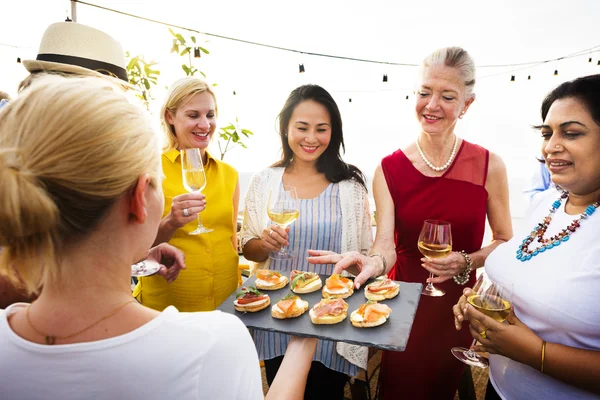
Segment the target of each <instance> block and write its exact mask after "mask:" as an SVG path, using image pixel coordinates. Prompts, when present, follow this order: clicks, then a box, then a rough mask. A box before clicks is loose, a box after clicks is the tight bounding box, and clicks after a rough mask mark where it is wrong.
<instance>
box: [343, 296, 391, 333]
mask: <svg viewBox="0 0 600 400" xmlns="http://www.w3.org/2000/svg"><path fill="white" fill-rule="evenodd" d="M391 313H392V309H391V308H389V307H388V306H386V305H385V304H380V303H377V302H376V301H368V302H366V303H365V304H361V305H360V307H359V308H358V310H356V311H353V312H352V314H350V322H351V323H352V325H354V326H355V327H357V328H372V327H374V326H379V325H381V324H383V323H384V322H385V321H387V320H388V318H389V317H390V314H391Z"/></svg>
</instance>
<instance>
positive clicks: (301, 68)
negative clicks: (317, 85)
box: [298, 64, 305, 74]
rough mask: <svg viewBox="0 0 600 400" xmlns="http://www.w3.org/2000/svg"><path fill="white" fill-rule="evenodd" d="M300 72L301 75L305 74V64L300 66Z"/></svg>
mask: <svg viewBox="0 0 600 400" xmlns="http://www.w3.org/2000/svg"><path fill="white" fill-rule="evenodd" d="M298 71H299V72H300V73H301V74H303V73H304V72H305V70H304V64H300V65H298Z"/></svg>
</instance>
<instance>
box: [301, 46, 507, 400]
mask: <svg viewBox="0 0 600 400" xmlns="http://www.w3.org/2000/svg"><path fill="white" fill-rule="evenodd" d="M474 85H475V65H474V63H473V60H472V59H471V57H470V56H469V54H468V53H467V52H466V51H465V50H464V49H462V48H460V47H447V48H443V49H440V50H437V51H435V52H433V53H432V54H431V55H429V56H428V57H427V58H425V60H424V62H423V65H422V70H421V76H420V82H419V84H418V87H417V89H416V96H417V99H416V104H415V115H416V117H417V119H418V121H419V125H420V129H419V131H418V132H416V133H417V135H416V136H417V137H416V141H415V142H413V143H411V144H410V145H408V146H407V147H406V148H404V149H402V150H397V151H396V152H394V153H392V154H391V155H389V156H387V157H385V158H384V159H383V160H382V161H381V165H380V166H379V167H377V169H376V171H375V176H374V178H373V193H374V197H375V204H376V207H377V233H376V236H375V242H374V244H373V248H372V250H371V255H377V256H374V257H370V258H369V257H365V256H364V255H362V254H358V253H347V254H342V255H329V254H325V255H321V253H320V252H313V253H312V255H314V256H316V257H313V258H311V259H310V261H311V262H316V263H331V262H333V263H337V265H336V268H335V271H336V272H338V271H341V270H342V269H345V268H348V267H349V266H357V267H358V269H359V270H360V271H361V272H360V274H359V276H357V278H356V279H355V284H356V286H357V287H358V286H360V285H362V284H363V283H364V282H365V281H366V280H367V279H368V278H370V277H376V276H379V275H381V274H382V273H384V272H388V273H389V276H390V278H392V279H395V280H400V281H405V282H417V283H422V284H426V282H433V283H435V286H436V287H437V288H438V289H442V290H444V291H445V292H446V295H445V296H442V297H433V296H425V295H422V296H421V299H420V301H419V308H418V309H417V314H416V316H415V320H414V323H413V326H412V330H411V332H410V338H409V339H408V343H407V344H406V350H405V351H404V352H390V351H386V352H384V354H383V359H382V364H381V374H380V378H379V379H380V385H381V392H382V396H383V398H384V399H390V398H398V397H403V398H407V399H435V400H438V399H441V400H444V399H453V398H454V395H455V392H456V389H457V388H458V382H459V380H460V376H461V373H462V371H463V368H464V364H462V363H461V362H459V361H458V360H456V359H455V358H454V356H453V355H452V354H451V353H450V349H451V348H452V347H453V346H465V347H466V346H469V344H470V343H471V340H472V339H471V338H470V336H469V335H468V334H467V332H456V330H454V329H453V325H454V324H453V319H452V315H451V314H450V313H449V312H448V310H449V309H450V308H451V307H452V306H453V305H454V302H455V299H456V298H457V297H460V294H461V293H462V289H463V287H464V286H463V285H465V284H470V285H472V284H473V283H474V282H475V269H476V268H480V267H483V265H484V262H485V259H486V257H487V256H488V254H489V253H490V252H491V251H492V250H493V249H495V248H496V247H497V246H498V245H499V244H500V243H504V242H505V241H506V240H508V239H510V238H511V237H512V226H511V219H510V211H509V204H508V182H507V176H506V168H505V166H504V163H503V162H502V160H501V159H500V157H498V156H497V155H495V154H493V153H490V152H488V150H486V149H484V148H482V147H480V146H478V145H476V144H472V143H469V142H467V141H466V140H463V139H461V138H459V137H458V136H457V135H456V134H455V133H454V130H455V127H456V124H457V122H458V121H459V120H460V119H461V118H463V116H464V115H465V114H466V113H467V111H468V109H469V107H470V105H471V104H472V103H473V101H474V100H475V94H474V93H473V87H474ZM486 217H487V218H488V220H489V224H490V228H491V231H492V234H493V237H492V242H491V243H490V244H488V245H486V246H484V247H482V246H481V245H482V241H483V235H484V232H485V221H486ZM427 219H436V220H443V221H448V222H450V224H451V228H452V239H453V244H452V250H453V252H452V253H450V254H449V255H448V256H446V257H444V258H437V259H431V260H428V259H425V258H424V257H423V256H422V255H421V253H420V252H419V250H418V248H417V242H418V238H419V233H420V231H421V228H422V226H423V222H424V220H427ZM430 273H433V274H434V275H435V277H433V278H430V276H429V274H430ZM424 294H425V291H424Z"/></svg>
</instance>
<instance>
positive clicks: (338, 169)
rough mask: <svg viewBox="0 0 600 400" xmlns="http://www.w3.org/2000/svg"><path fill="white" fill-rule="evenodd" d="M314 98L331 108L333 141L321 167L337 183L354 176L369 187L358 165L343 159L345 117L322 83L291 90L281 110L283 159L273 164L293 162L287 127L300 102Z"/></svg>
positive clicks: (328, 108)
mask: <svg viewBox="0 0 600 400" xmlns="http://www.w3.org/2000/svg"><path fill="white" fill-rule="evenodd" d="M307 100H312V101H315V102H317V103H319V104H321V105H323V106H324V107H325V108H327V111H328V112H329V117H330V118H331V141H330V142H329V146H327V149H326V150H325V151H324V152H323V154H321V156H320V157H319V159H318V160H317V170H318V171H319V172H322V173H324V174H325V177H326V178H327V180H328V181H329V182H333V183H337V182H340V181H343V180H346V179H354V180H356V181H357V182H358V183H360V184H361V185H362V186H363V187H364V188H365V189H366V188H367V186H366V184H365V176H364V174H363V173H362V172H361V171H360V169H358V168H357V167H355V166H354V165H351V164H347V163H345V162H344V160H342V155H341V154H340V148H341V150H342V152H345V151H346V148H345V147H344V134H343V131H342V116H341V114H340V110H339V109H338V106H337V104H336V103H335V100H333V97H331V95H330V94H329V92H327V90H325V89H323V88H322V87H321V86H318V85H303V86H300V87H297V88H296V89H294V90H293V91H292V93H290V95H289V97H288V98H287V100H286V102H285V104H284V105H283V108H282V109H281V112H280V113H279V116H278V120H279V136H280V137H281V148H282V154H281V160H279V161H278V162H276V163H275V164H273V167H287V166H289V165H290V162H291V161H292V157H293V156H294V152H293V151H292V149H291V147H290V145H289V144H288V141H287V130H288V125H289V123H290V119H291V118H292V113H293V112H294V109H295V108H296V106H298V104H300V103H302V102H303V101H307Z"/></svg>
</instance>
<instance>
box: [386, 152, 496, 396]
mask: <svg viewBox="0 0 600 400" xmlns="http://www.w3.org/2000/svg"><path fill="white" fill-rule="evenodd" d="M488 159H489V153H488V151H487V150H486V149H484V148H482V147H480V146H477V145H475V144H471V143H468V142H466V141H464V140H463V142H462V145H461V146H460V149H459V151H458V153H457V155H456V159H455V161H454V163H453V164H452V165H451V166H450V168H448V170H446V172H445V173H444V175H442V176H441V177H427V176H424V175H423V174H422V173H421V172H419V170H417V169H416V168H415V167H414V166H413V164H412V163H411V161H410V160H409V159H408V158H407V157H406V155H405V154H404V153H403V152H402V151H401V150H398V151H396V152H395V153H393V154H391V155H389V156H387V157H385V158H384V159H383V160H382V162H381V166H382V169H383V173H384V176H385V179H386V182H387V185H388V188H389V190H390V194H391V196H392V199H393V200H394V209H395V214H396V215H395V235H394V236H395V240H394V241H395V244H396V255H397V260H396V264H395V265H394V267H393V268H392V270H391V271H390V273H389V276H390V278H391V279H394V280H400V281H404V282H418V283H422V284H423V285H425V281H426V279H427V278H428V277H429V272H427V270H426V269H424V268H423V267H422V266H421V261H420V259H421V258H422V255H421V253H419V250H418V248H417V240H418V238H419V233H420V232H421V227H422V226H423V221H424V220H426V219H439V220H444V221H448V222H450V224H451V230H452V242H453V245H452V248H453V250H455V251H459V250H464V251H466V252H467V253H472V252H474V251H477V250H479V249H480V248H481V243H482V241H483V235H484V232H485V220H486V211H487V199H488V193H487V190H486V189H485V180H486V177H487V169H488ZM474 283H475V272H474V271H473V272H472V273H471V278H470V280H469V282H468V283H467V285H468V286H469V287H472V286H473V284H474ZM435 286H437V287H438V288H441V289H444V290H445V291H446V295H445V296H442V297H429V296H421V299H420V301H419V307H418V309H417V313H416V316H415V321H414V323H413V326H412V330H411V332H410V337H409V339H408V343H407V346H406V349H405V351H403V352H391V351H385V352H384V355H383V359H382V364H381V374H380V378H379V382H380V385H381V386H380V390H381V394H382V398H384V399H392V398H393V399H397V398H403V399H411V400H415V399H435V400H444V399H453V398H454V394H455V392H456V390H457V388H458V382H459V380H460V376H461V374H462V371H463V367H464V364H463V363H461V362H460V361H458V360H457V359H456V358H454V356H453V355H452V354H451V353H450V349H451V348H452V347H454V346H463V347H468V346H469V345H470V343H471V341H472V338H471V335H470V334H469V330H468V329H466V328H463V329H462V330H460V331H456V329H455V328H454V316H453V313H452V306H453V305H454V304H456V301H457V300H458V299H459V297H460V296H461V295H462V290H463V289H464V288H465V287H466V286H461V285H457V284H456V283H455V282H454V280H452V279H450V280H448V281H446V282H443V283H437V284H435Z"/></svg>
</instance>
